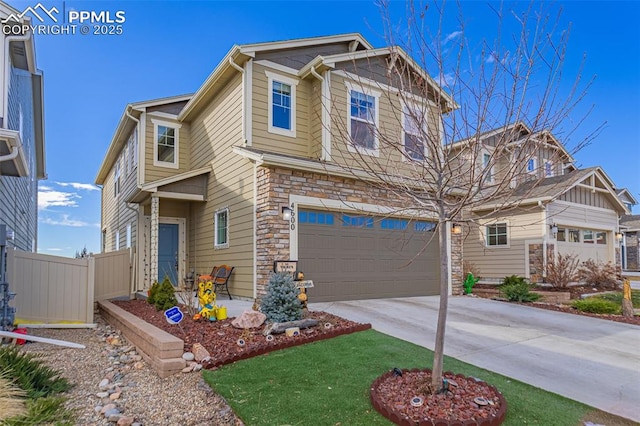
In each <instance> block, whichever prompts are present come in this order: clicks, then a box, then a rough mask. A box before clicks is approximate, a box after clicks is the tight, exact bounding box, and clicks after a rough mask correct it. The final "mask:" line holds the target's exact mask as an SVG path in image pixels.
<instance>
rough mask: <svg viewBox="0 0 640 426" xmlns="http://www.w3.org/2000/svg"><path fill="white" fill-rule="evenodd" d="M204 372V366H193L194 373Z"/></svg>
mask: <svg viewBox="0 0 640 426" xmlns="http://www.w3.org/2000/svg"><path fill="white" fill-rule="evenodd" d="M200 370H202V364H196V365H194V366H193V371H200Z"/></svg>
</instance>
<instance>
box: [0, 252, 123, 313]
mask: <svg viewBox="0 0 640 426" xmlns="http://www.w3.org/2000/svg"><path fill="white" fill-rule="evenodd" d="M130 263H131V262H130V251H129V250H128V249H127V250H120V251H118V252H112V253H103V254H99V255H96V256H93V257H88V258H85V259H71V258H66V257H59V256H50V255H46V254H40V253H29V252H23V251H19V250H9V251H8V252H7V276H8V279H9V287H10V290H11V291H12V292H14V293H16V297H15V299H14V301H13V302H12V305H13V306H15V308H16V317H17V318H18V319H19V320H26V321H37V322H44V323H55V322H61V321H69V322H79V323H87V324H89V323H93V308H94V307H93V305H94V302H95V301H96V300H100V299H108V298H112V297H118V296H128V295H129V294H130V287H131V286H130V278H129V277H130Z"/></svg>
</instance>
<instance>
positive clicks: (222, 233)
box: [213, 207, 229, 249]
mask: <svg viewBox="0 0 640 426" xmlns="http://www.w3.org/2000/svg"><path fill="white" fill-rule="evenodd" d="M213 229H214V234H215V235H214V237H213V238H214V248H217V249H220V248H227V247H229V209H228V208H227V207H225V208H224V209H220V210H218V211H216V214H215V217H214V224H213Z"/></svg>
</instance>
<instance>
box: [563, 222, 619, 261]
mask: <svg viewBox="0 0 640 426" xmlns="http://www.w3.org/2000/svg"><path fill="white" fill-rule="evenodd" d="M610 234H611V233H610V232H607V231H604V230H594V229H583V228H577V227H564V226H559V227H558V235H557V236H556V240H557V242H558V253H560V254H563V255H573V256H576V257H577V259H578V260H580V262H584V261H586V260H589V259H591V260H594V261H595V262H598V263H607V262H613V261H614V259H613V247H612V241H611V240H612V238H611V236H610Z"/></svg>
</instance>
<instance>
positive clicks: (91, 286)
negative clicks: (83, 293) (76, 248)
mask: <svg viewBox="0 0 640 426" xmlns="http://www.w3.org/2000/svg"><path fill="white" fill-rule="evenodd" d="M95 282H96V267H95V259H94V258H93V257H89V258H87V320H86V323H87V324H92V323H93V295H94V291H95Z"/></svg>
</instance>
